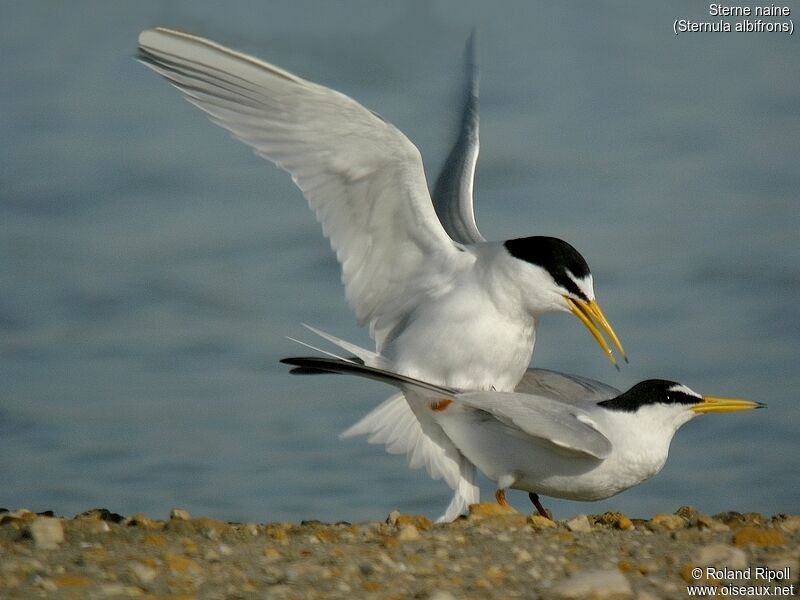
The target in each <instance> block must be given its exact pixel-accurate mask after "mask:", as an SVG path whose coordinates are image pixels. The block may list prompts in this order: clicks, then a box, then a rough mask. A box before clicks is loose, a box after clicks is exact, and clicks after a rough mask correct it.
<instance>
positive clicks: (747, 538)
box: [733, 527, 786, 546]
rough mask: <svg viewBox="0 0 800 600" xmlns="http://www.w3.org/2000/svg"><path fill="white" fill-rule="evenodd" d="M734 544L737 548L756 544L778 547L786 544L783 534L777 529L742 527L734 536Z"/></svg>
mask: <svg viewBox="0 0 800 600" xmlns="http://www.w3.org/2000/svg"><path fill="white" fill-rule="evenodd" d="M733 543H734V544H735V545H737V546H744V545H745V544H755V545H756V546H776V545H780V544H785V543H786V538H785V537H784V535H783V533H781V532H780V531H778V530H777V529H762V528H760V527H742V528H741V529H739V530H738V531H737V532H736V533H735V534H733Z"/></svg>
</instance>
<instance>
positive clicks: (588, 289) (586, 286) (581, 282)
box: [567, 269, 594, 300]
mask: <svg viewBox="0 0 800 600" xmlns="http://www.w3.org/2000/svg"><path fill="white" fill-rule="evenodd" d="M567 275H568V276H569V278H570V279H572V281H574V282H575V285H577V286H578V289H579V290H580V291H581V292H583V295H584V296H586V297H587V298H588V299H589V300H594V282H593V281H592V275H591V273H590V274H589V275H587V276H586V277H581V278H578V277H575V275H573V274H572V271H570V270H569V269H567Z"/></svg>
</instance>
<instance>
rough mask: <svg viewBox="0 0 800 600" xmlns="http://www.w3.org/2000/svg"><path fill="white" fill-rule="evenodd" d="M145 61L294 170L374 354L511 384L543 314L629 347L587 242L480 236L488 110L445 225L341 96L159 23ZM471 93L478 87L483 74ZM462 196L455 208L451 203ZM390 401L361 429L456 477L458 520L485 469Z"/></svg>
mask: <svg viewBox="0 0 800 600" xmlns="http://www.w3.org/2000/svg"><path fill="white" fill-rule="evenodd" d="M138 58H139V60H140V61H141V62H142V63H144V64H145V65H147V66H148V67H150V68H152V69H153V70H155V71H156V72H158V73H159V74H161V75H163V76H164V77H165V78H166V79H167V80H168V81H169V82H170V83H172V84H173V85H175V86H176V87H177V88H179V89H180V90H181V91H182V92H183V93H184V94H185V96H186V98H187V100H188V101H189V102H191V103H192V104H194V105H196V106H197V107H199V108H200V109H201V110H203V111H205V112H206V113H208V115H209V116H210V118H211V120H212V121H213V122H215V123H217V124H218V125H220V126H222V127H224V128H226V129H228V130H229V131H231V132H232V133H233V135H234V136H235V137H236V138H238V139H239V140H241V141H243V142H244V143H246V144H248V145H250V146H252V147H253V149H254V150H255V152H256V154H258V155H259V156H261V157H263V158H266V159H267V160H269V161H272V162H273V163H275V164H276V165H278V166H279V167H281V168H283V169H285V170H286V171H288V172H289V173H290V174H291V176H292V179H293V181H294V182H295V183H296V184H297V186H298V187H299V188H300V190H301V191H302V192H303V194H304V195H305V197H306V199H307V200H308V202H309V204H310V206H311V208H312V209H313V210H314V211H315V212H316V216H317V218H318V220H319V221H320V223H321V224H322V229H323V233H324V234H325V235H326V236H327V237H328V238H329V239H330V243H331V246H332V248H333V250H334V252H335V253H336V257H337V259H338V260H339V263H340V264H341V268H342V281H343V283H344V287H345V293H346V297H347V300H348V302H349V304H350V306H351V307H352V308H353V309H354V310H355V313H356V315H357V317H358V319H359V322H360V323H362V324H368V325H369V330H370V334H371V336H372V337H373V338H374V340H375V344H376V352H375V353H374V354H373V355H372V357H371V359H370V361H369V362H367V364H369V365H371V366H374V367H379V368H382V369H386V370H389V371H393V372H396V373H400V374H402V375H405V376H408V377H413V378H416V379H420V380H424V381H429V382H432V383H435V384H437V385H442V386H447V387H452V388H457V389H471V390H497V391H509V392H510V391H512V390H514V388H515V386H516V385H517V384H518V383H519V381H520V379H521V378H522V377H523V375H524V374H525V371H526V369H527V367H528V365H529V363H530V360H531V356H532V353H533V346H534V341H535V326H536V323H537V320H538V319H539V317H541V316H542V315H543V314H545V313H547V312H571V313H572V314H573V315H575V316H576V317H577V318H578V319H579V320H580V321H581V322H582V323H583V324H584V325H585V326H586V328H587V329H588V330H589V331H590V333H591V334H592V336H593V337H594V339H595V340H596V341H597V343H598V344H599V345H600V347H601V348H602V349H603V351H604V353H605V355H606V356H607V357H608V358H609V359H610V360H611V361H612V362H613V363H614V364H616V359H615V357H614V352H613V351H612V349H611V347H610V345H609V343H608V342H607V341H606V339H605V338H604V337H603V333H605V335H606V336H608V338H609V339H610V341H611V343H612V344H613V345H614V346H615V347H616V348H617V350H618V351H619V353H620V355H621V356H622V357H623V358H624V357H625V353H624V350H623V348H622V345H621V344H620V342H619V339H618V337H617V335H616V334H615V333H614V330H613V329H612V327H611V325H610V324H609V322H608V320H607V319H606V317H605V315H604V314H603V311H602V310H601V309H600V305H599V304H598V303H597V300H596V299H595V293H594V286H593V280H592V275H591V272H590V270H589V266H588V264H587V263H586V260H585V259H584V258H583V257H582V256H581V255H580V253H579V252H578V251H577V250H575V248H573V247H572V246H571V245H570V244H568V243H567V242H565V241H563V240H560V239H557V238H553V237H544V236H533V237H527V238H520V239H513V240H507V241H504V242H488V241H484V239H483V237H482V236H481V235H480V233H479V232H478V230H477V227H476V226H475V223H474V216H473V214H472V198H471V195H472V185H471V179H472V175H473V172H474V165H475V160H477V112H475V115H474V125H475V129H474V136H473V139H474V141H470V140H469V139H468V140H467V141H466V143H465V145H464V148H463V149H464V150H465V152H464V156H465V157H466V159H465V160H462V161H460V166H459V168H460V169H461V175H460V176H459V177H460V179H459V181H460V182H461V183H460V184H459V185H457V186H455V188H452V187H451V189H455V196H448V197H449V198H451V199H450V200H448V199H447V198H448V197H444V196H443V197H444V201H443V202H444V204H442V203H437V206H438V208H439V217H441V218H442V221H440V218H438V217H437V212H436V210H435V209H434V206H433V204H432V201H431V196H430V194H429V192H428V187H427V183H426V179H425V174H424V171H423V167H422V159H421V156H420V153H419V151H418V150H417V148H416V147H415V146H414V145H413V144H412V143H411V142H410V141H409V140H408V138H406V137H405V135H403V134H402V133H401V132H400V131H399V130H398V129H397V128H395V127H394V126H393V125H391V124H390V123H388V122H387V121H385V120H384V119H383V118H382V117H381V116H379V115H378V114H376V113H374V112H372V111H370V110H368V109H366V108H364V107H363V106H362V105H360V104H359V103H357V102H356V101H354V100H352V99H351V98H349V97H347V96H345V95H344V94H341V93H339V92H336V91H334V90H332V89H329V88H326V87H323V86H321V85H318V84H315V83H312V82H310V81H306V80H304V79H301V78H300V77H297V76H296V75H293V74H292V73H289V72H287V71H285V70H283V69H281V68H279V67H276V66H273V65H271V64H269V63H266V62H264V61H261V60H259V59H257V58H254V57H252V56H248V55H245V54H242V53H239V52H236V51H234V50H231V49H229V48H226V47H224V46H222V45H220V44H217V43H215V42H213V41H210V40H207V39H204V38H201V37H198V36H195V35H192V34H189V33H184V32H180V31H174V30H170V29H165V28H160V27H159V28H155V29H150V30H146V31H144V32H142V33H141V34H140V36H139V54H138ZM475 90H476V93H475V96H476V94H477V80H476V82H475ZM476 97H477V96H476ZM467 106H469V105H467ZM453 197H456V198H457V204H456V205H455V208H453V206H452V204H451V205H450V208H449V209H448V208H447V205H448V203H451V202H452V198H453ZM448 211H449V214H450V218H449V219H448V217H447V213H448ZM443 222H444V223H446V225H447V230H446V229H445V228H444V227H443ZM392 400H393V401H394V405H393V410H394V413H393V416H392V417H391V418H392V419H393V421H386V420H383V421H381V420H380V419H379V418H378V416H377V415H374V414H373V415H368V417H370V418H369V419H367V420H362V421H361V422H359V423H358V424H356V426H354V428H351V430H350V431H349V433H351V434H352V433H359V432H362V431H365V432H369V431H374V430H375V427H378V428H381V429H382V431H384V433H385V434H386V440H387V444H392V447H393V448H395V449H399V451H401V452H404V453H406V454H407V455H408V456H409V458H412V457H416V458H415V460H421V461H422V462H423V463H424V464H425V465H426V466H427V467H428V470H429V472H430V473H431V475H432V476H434V477H444V478H445V479H446V480H447V481H448V483H450V484H451V486H452V487H453V488H454V489H456V497H455V498H454V501H453V502H452V503H451V505H450V507H449V508H448V511H447V513H446V515H445V518H446V519H452V518H454V517H455V516H457V514H459V512H463V511H464V510H465V508H466V505H467V504H468V503H470V502H472V501H477V494H478V488H477V486H476V485H474V481H473V479H474V467H473V466H472V465H471V464H469V462H468V461H465V460H464V459H463V457H462V456H461V455H459V454H458V452H456V451H454V450H453V448H452V447H451V446H447V444H448V443H449V442H448V441H447V439H446V436H442V435H441V432H440V431H439V429H440V428H439V426H438V425H436V424H435V423H433V422H432V421H430V420H429V419H428V417H427V415H422V417H420V414H416V418H417V419H419V418H423V419H427V422H417V421H416V420H415V415H414V414H412V413H411V409H410V408H409V406H408V405H407V404H406V403H405V401H404V400H403V397H402V395H397V396H395V397H394V398H393V399H392ZM398 415H399V416H400V417H402V418H403V419H406V421H408V420H409V419H410V422H409V423H410V424H409V427H408V428H406V429H403V430H400V429H394V430H393V429H392V428H393V426H394V423H395V422H397V417H398ZM370 428H372V429H370Z"/></svg>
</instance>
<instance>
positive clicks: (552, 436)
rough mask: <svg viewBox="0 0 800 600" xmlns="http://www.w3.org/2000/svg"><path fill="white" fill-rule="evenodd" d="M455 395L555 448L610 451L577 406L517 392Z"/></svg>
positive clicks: (592, 452)
mask: <svg viewBox="0 0 800 600" xmlns="http://www.w3.org/2000/svg"><path fill="white" fill-rule="evenodd" d="M457 399H458V401H459V402H460V403H461V404H463V405H466V406H469V407H471V408H473V409H475V410H479V411H482V412H484V413H488V414H490V415H491V416H493V417H494V418H496V419H497V420H499V421H502V422H504V423H506V424H507V425H508V426H510V427H515V428H517V429H518V430H519V431H521V432H522V433H524V434H526V435H529V436H531V437H535V438H538V439H539V440H543V441H545V442H549V443H551V444H553V445H554V446H557V447H558V448H561V449H566V450H568V451H570V452H576V453H579V454H585V455H588V456H593V457H595V458H600V459H603V458H606V457H608V455H609V454H610V453H611V442H610V441H609V440H608V438H606V436H604V435H603V434H602V433H601V432H600V431H598V430H597V428H596V427H595V426H594V423H593V421H592V419H591V417H590V416H589V415H588V414H587V413H586V412H585V411H583V410H581V409H579V408H577V407H576V406H573V405H569V404H565V403H563V402H559V401H558V400H552V399H550V398H545V397H544V396H532V395H530V394H521V393H519V392H505V393H501V392H467V393H462V394H458V397H457Z"/></svg>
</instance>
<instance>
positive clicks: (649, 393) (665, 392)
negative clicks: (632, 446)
mask: <svg viewBox="0 0 800 600" xmlns="http://www.w3.org/2000/svg"><path fill="white" fill-rule="evenodd" d="M598 405H599V406H602V407H604V408H606V409H609V410H614V411H621V412H626V413H635V414H637V415H638V414H641V415H645V413H652V414H653V415H654V416H656V418H658V419H661V420H662V421H672V422H673V423H674V425H675V430H677V429H678V427H680V426H681V425H683V424H684V423H686V422H688V421H690V420H691V419H693V418H694V417H696V416H697V415H702V414H706V413H724V412H740V411H744V410H753V409H755V408H764V407H765V406H766V405H765V404H761V403H760V402H753V401H752V400H738V399H734V398H719V397H716V396H702V395H700V394H698V393H697V392H695V391H694V390H692V389H690V388H688V387H686V386H685V385H683V384H681V383H677V382H675V381H666V380H664V379H648V380H646V381H641V382H639V383H637V384H636V385H634V386H633V387H632V388H630V389H629V390H628V391H627V392H623V393H622V394H620V395H619V396H617V397H616V398H611V399H610V400H604V401H602V402H600V403H598Z"/></svg>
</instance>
